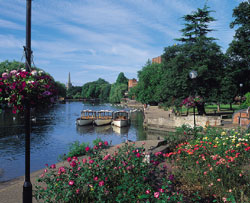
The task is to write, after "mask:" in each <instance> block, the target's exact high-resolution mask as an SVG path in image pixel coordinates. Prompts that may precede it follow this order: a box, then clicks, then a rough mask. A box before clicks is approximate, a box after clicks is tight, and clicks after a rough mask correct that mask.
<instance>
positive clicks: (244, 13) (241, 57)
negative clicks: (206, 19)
mask: <svg viewBox="0 0 250 203" xmlns="http://www.w3.org/2000/svg"><path fill="white" fill-rule="evenodd" d="M233 17H234V20H233V22H232V23H231V24H230V27H231V28H236V31H235V35H234V38H233V41H232V42H231V43H230V45H229V48H228V50H227V53H226V54H227V56H228V57H229V59H230V61H229V64H228V71H229V72H230V74H231V75H232V81H233V83H234V84H235V86H236V88H235V90H234V91H233V92H232V91H231V94H232V96H235V95H236V94H239V93H240V87H239V85H240V83H242V84H243V87H242V92H241V93H242V94H245V93H246V92H248V91H249V89H250V79H249V75H250V3H249V1H245V2H242V3H240V4H239V5H238V6H237V7H236V8H235V9H234V10H233Z"/></svg>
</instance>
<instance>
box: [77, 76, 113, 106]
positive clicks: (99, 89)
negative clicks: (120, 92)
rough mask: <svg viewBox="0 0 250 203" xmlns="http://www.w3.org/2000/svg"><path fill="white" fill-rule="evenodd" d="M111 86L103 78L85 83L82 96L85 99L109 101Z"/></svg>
mask: <svg viewBox="0 0 250 203" xmlns="http://www.w3.org/2000/svg"><path fill="white" fill-rule="evenodd" d="M110 87H111V85H110V84H109V83H108V82H107V81H105V80H104V79H102V78H99V79H98V80H96V81H93V82H88V83H85V84H84V85H83V86H82V90H81V95H82V97H83V98H85V99H100V100H101V101H106V100H108V97H109V92H110Z"/></svg>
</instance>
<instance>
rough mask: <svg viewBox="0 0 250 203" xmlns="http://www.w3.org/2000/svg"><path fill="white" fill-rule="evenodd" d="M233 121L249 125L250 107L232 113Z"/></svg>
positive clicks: (241, 124)
mask: <svg viewBox="0 0 250 203" xmlns="http://www.w3.org/2000/svg"><path fill="white" fill-rule="evenodd" d="M233 123H234V124H239V125H240V126H249V125H250V107H248V108H247V109H242V110H239V111H237V112H235V113H234V114H233Z"/></svg>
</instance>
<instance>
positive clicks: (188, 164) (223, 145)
mask: <svg viewBox="0 0 250 203" xmlns="http://www.w3.org/2000/svg"><path fill="white" fill-rule="evenodd" d="M249 141H250V134H249V133H246V132H241V131H238V130H229V131H224V130H221V129H216V128H210V127H209V128H208V129H206V130H205V132H204V133H203V134H201V133H200V134H198V135H197V138H196V139H193V140H189V141H188V142H184V143H181V144H179V145H178V146H176V150H174V151H173V152H170V153H166V154H164V156H165V157H166V159H167V161H168V162H169V163H171V164H173V163H174V167H176V170H175V176H176V177H177V179H178V181H179V182H181V186H180V187H181V189H182V190H186V191H189V193H190V194H192V193H194V192H195V191H196V192H197V194H198V195H199V196H200V197H202V198H206V197H208V198H209V197H213V198H214V199H215V200H217V201H219V202H240V201H241V202H249V200H250V170H249V167H250V145H249Z"/></svg>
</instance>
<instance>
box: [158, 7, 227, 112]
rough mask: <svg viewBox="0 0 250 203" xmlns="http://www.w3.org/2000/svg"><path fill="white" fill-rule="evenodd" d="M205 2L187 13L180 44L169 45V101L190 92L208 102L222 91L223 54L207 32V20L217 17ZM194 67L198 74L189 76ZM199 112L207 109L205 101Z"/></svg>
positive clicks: (166, 55) (166, 60)
mask: <svg viewBox="0 0 250 203" xmlns="http://www.w3.org/2000/svg"><path fill="white" fill-rule="evenodd" d="M210 13H211V11H209V10H208V7H207V6H206V5H205V6H204V7H203V8H202V9H200V8H198V9H197V11H194V12H192V13H191V14H188V15H185V16H184V17H183V18H184V20H185V21H186V24H185V28H183V29H182V30H181V32H182V36H183V37H181V38H179V39H177V40H179V41H181V42H182V44H181V45H177V46H173V47H168V48H166V49H165V53H164V54H163V61H164V64H165V79H164V81H163V83H164V84H163V85H162V86H165V87H166V88H165V94H166V95H168V102H167V104H168V105H172V104H175V105H178V103H179V104H180V100H182V99H184V98H185V97H187V96H190V95H199V96H201V97H203V98H204V100H205V102H215V101H217V99H218V98H219V95H220V93H221V92H220V86H221V78H222V76H223V67H224V55H223V53H222V52H221V50H220V47H219V46H218V45H217V44H216V43H215V42H214V40H215V39H214V38H212V37H208V36H207V34H208V33H209V32H211V31H212V30H211V29H209V28H208V24H209V23H210V22H213V21H214V18H212V17H210ZM191 70H195V71H197V73H198V76H197V78H195V79H193V80H192V79H190V78H189V72H190V71H191ZM197 107H198V111H199V114H204V113H205V108H204V103H203V104H202V105H198V106H197Z"/></svg>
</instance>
